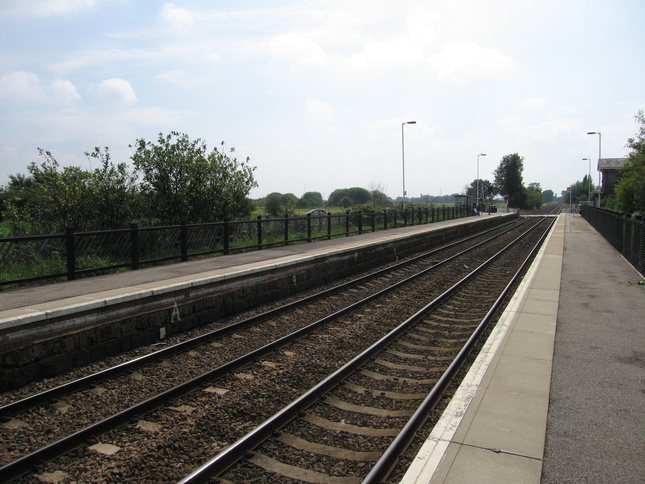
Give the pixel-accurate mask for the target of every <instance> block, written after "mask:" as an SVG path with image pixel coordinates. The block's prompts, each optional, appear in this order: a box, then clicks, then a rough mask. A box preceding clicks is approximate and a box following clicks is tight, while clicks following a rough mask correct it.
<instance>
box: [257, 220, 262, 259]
mask: <svg viewBox="0 0 645 484" xmlns="http://www.w3.org/2000/svg"><path fill="white" fill-rule="evenodd" d="M257 225H258V250H262V215H258V222H257Z"/></svg>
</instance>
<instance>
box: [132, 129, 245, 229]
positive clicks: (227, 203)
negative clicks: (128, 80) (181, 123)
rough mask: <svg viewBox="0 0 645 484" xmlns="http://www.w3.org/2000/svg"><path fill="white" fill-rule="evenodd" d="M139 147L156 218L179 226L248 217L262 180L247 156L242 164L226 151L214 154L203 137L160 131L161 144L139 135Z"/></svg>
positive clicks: (136, 158)
mask: <svg viewBox="0 0 645 484" xmlns="http://www.w3.org/2000/svg"><path fill="white" fill-rule="evenodd" d="M223 145H224V143H222V146H223ZM134 148H135V152H134V154H133V155H132V160H133V161H134V165H135V167H136V168H137V170H139V171H140V173H141V176H142V180H141V191H142V193H143V194H144V195H145V199H146V200H147V202H148V203H147V209H148V213H149V214H150V216H151V217H153V218H156V219H159V220H160V221H162V222H164V223H167V224H177V223H180V222H184V221H185V222H193V223H194V222H214V221H217V220H222V219H224V218H235V217H241V216H248V215H249V213H250V209H251V204H250V202H249V200H248V194H249V192H250V191H251V189H252V188H253V187H255V186H257V183H256V182H255V179H254V177H253V172H254V170H255V167H251V166H250V165H249V164H248V162H249V159H248V158H247V159H246V162H239V161H238V160H237V159H236V158H234V157H232V155H229V154H228V153H226V152H224V151H223V149H222V150H221V151H220V150H218V149H217V148H215V149H213V150H212V151H210V152H209V151H208V148H207V146H206V143H205V142H203V141H202V140H201V139H196V140H190V138H189V137H188V135H186V134H184V133H178V132H176V131H173V132H171V133H170V134H168V135H166V136H164V135H163V133H160V134H159V137H158V139H157V142H156V143H152V142H149V141H146V140H145V139H138V140H137V141H136V143H135V145H134ZM234 151H235V150H234V148H231V150H230V153H231V154H232V153H234Z"/></svg>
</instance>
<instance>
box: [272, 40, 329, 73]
mask: <svg viewBox="0 0 645 484" xmlns="http://www.w3.org/2000/svg"><path fill="white" fill-rule="evenodd" d="M269 53H270V54H272V55H274V56H275V57H280V58H285V59H287V60H290V61H291V62H292V63H294V64H304V65H310V66H322V65H324V64H325V63H326V62H327V60H328V55H327V53H326V52H325V51H324V50H323V49H322V48H321V47H320V45H318V43H317V42H316V41H314V40H312V39H309V38H306V37H304V36H302V35H299V34H295V33H291V34H284V35H278V36H275V37H274V38H273V39H271V41H270V42H269Z"/></svg>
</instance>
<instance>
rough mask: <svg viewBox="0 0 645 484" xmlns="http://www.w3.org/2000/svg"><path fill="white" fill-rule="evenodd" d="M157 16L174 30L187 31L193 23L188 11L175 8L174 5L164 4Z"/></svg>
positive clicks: (191, 15)
mask: <svg viewBox="0 0 645 484" xmlns="http://www.w3.org/2000/svg"><path fill="white" fill-rule="evenodd" d="M159 16H160V17H161V19H162V20H163V21H164V22H165V23H166V24H168V25H170V27H172V28H175V29H187V28H190V27H192V26H193V24H194V23H195V19H194V18H193V14H192V13H191V12H190V10H188V9H185V8H180V7H176V6H175V4H174V3H166V4H165V5H164V6H163V7H162V8H161V10H160V12H159Z"/></svg>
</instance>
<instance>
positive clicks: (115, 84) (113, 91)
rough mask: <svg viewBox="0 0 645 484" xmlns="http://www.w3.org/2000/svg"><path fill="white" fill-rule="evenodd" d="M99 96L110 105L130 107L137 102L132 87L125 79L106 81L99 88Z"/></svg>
mask: <svg viewBox="0 0 645 484" xmlns="http://www.w3.org/2000/svg"><path fill="white" fill-rule="evenodd" d="M98 92H99V96H100V97H101V99H102V100H103V101H104V102H105V103H108V104H115V105H119V106H130V105H132V104H134V103H135V102H136V100H137V95H136V94H135V93H134V89H133V88H132V85H131V84H130V83H129V82H128V81H126V80H124V79H117V78H112V79H106V80H105V81H103V82H101V85H100V86H99V91H98Z"/></svg>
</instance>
